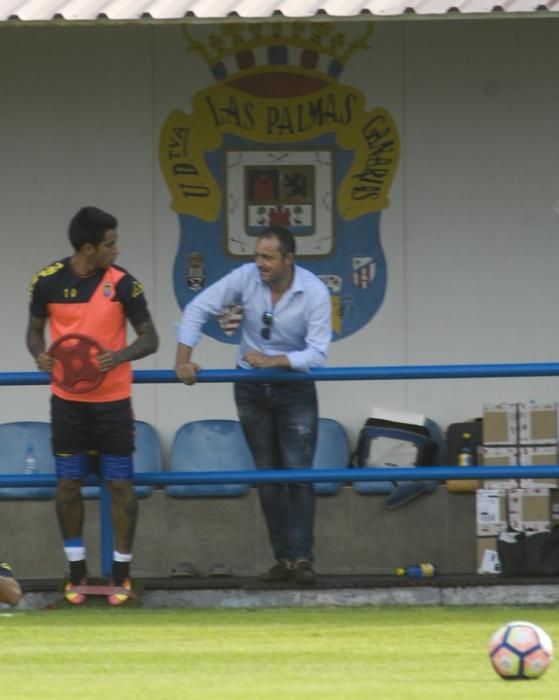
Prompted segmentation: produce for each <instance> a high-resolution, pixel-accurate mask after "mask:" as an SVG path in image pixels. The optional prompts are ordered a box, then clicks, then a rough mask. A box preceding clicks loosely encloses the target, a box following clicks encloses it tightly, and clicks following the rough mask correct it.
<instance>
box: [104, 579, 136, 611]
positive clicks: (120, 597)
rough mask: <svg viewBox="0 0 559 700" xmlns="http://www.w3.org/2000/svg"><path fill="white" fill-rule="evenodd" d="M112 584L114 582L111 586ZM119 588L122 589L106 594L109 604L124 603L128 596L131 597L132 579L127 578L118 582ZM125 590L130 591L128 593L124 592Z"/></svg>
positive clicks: (128, 598)
mask: <svg viewBox="0 0 559 700" xmlns="http://www.w3.org/2000/svg"><path fill="white" fill-rule="evenodd" d="M114 585H115V584H113V586H114ZM115 587H117V586H115ZM119 588H121V589H122V590H120V591H118V592H115V593H111V594H110V595H108V596H107V600H108V601H109V605H114V606H116V605H124V603H126V602H127V601H128V600H130V598H132V581H130V579H129V578H126V579H124V581H123V582H122V583H121V584H120V587H119ZM126 591H130V593H126Z"/></svg>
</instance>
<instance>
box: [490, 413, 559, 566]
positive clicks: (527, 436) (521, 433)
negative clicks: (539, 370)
mask: <svg viewBox="0 0 559 700" xmlns="http://www.w3.org/2000/svg"><path fill="white" fill-rule="evenodd" d="M557 418H558V410H557V404H556V403H548V404H537V403H534V402H531V403H514V404H510V403H499V404H487V405H485V406H484V407H483V444H482V446H481V447H480V454H479V455H478V464H482V465H484V466H513V465H518V464H519V465H522V466H530V465H538V464H557V463H558V459H557V457H558V448H557V440H558V428H557ZM481 486H482V488H480V489H478V490H477V492H476V536H477V553H478V572H479V573H492V574H495V573H500V564H499V558H498V555H497V537H498V535H499V533H500V532H502V531H503V530H507V529H512V530H517V531H524V532H545V531H548V530H550V529H551V528H552V527H553V525H554V524H559V512H558V507H559V498H558V493H559V490H558V486H559V480H558V479H541V478H536V479H533V478H523V479H507V478H505V479H496V480H486V481H483V482H482V484H481Z"/></svg>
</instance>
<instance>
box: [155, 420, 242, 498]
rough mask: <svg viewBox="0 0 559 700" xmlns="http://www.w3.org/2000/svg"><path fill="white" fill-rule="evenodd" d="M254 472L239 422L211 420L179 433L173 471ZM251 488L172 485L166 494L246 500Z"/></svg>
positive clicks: (234, 485) (182, 496)
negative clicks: (236, 497)
mask: <svg viewBox="0 0 559 700" xmlns="http://www.w3.org/2000/svg"><path fill="white" fill-rule="evenodd" d="M248 469H255V465H254V460H253V458H252V454H251V452H250V450H249V448H248V445H247V442H246V440H245V436H244V434H243V431H242V428H241V424H240V423H239V421H236V420H224V419H209V420H198V421H192V422H189V423H185V424H184V425H182V426H181V427H180V428H179V429H178V430H177V432H176V434H175V438H174V440H173V446H172V448H171V463H170V470H171V471H172V472H193V471H216V472H219V471H223V472H226V471H246V470H248ZM248 491H249V484H184V485H179V484H177V485H169V486H166V487H165V493H166V494H167V495H168V496H173V497H175V498H185V497H206V496H207V497H219V496H221V497H223V496H228V497H231V496H244V495H245V494H247V493H248Z"/></svg>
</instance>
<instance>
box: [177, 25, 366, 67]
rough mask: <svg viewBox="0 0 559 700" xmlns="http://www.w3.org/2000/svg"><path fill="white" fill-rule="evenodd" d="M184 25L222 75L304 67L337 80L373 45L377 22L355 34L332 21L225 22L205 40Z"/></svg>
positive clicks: (192, 46)
mask: <svg viewBox="0 0 559 700" xmlns="http://www.w3.org/2000/svg"><path fill="white" fill-rule="evenodd" d="M354 26H355V25H354ZM182 31H183V35H184V38H185V40H186V43H187V50H188V51H196V52H197V53H199V54H200V55H201V56H202V57H203V58H204V60H205V61H206V62H207V63H208V65H209V67H210V70H211V72H212V74H213V76H214V78H215V79H216V80H217V81H222V80H228V79H230V78H233V77H234V76H235V75H238V74H239V73H241V72H247V71H250V70H252V69H254V70H260V71H261V70H263V69H268V70H273V71H283V72H290V71H292V70H297V71H301V70H303V71H306V72H309V73H315V74H323V75H325V76H327V77H329V78H331V79H334V80H335V79H337V78H338V77H339V76H340V74H341V73H342V71H343V68H344V66H345V64H346V62H347V60H348V59H349V57H350V56H351V55H352V54H353V53H354V52H355V51H357V50H358V49H367V48H368V44H367V39H368V38H369V36H370V35H371V33H372V31H373V24H372V22H366V23H365V27H364V28H362V25H360V34H359V36H354V37H352V36H350V35H348V34H345V33H343V32H341V31H339V29H338V28H337V27H336V25H334V24H331V23H327V22H299V21H295V22H284V23H283V22H282V23H280V22H273V23H272V22H269V23H258V24H256V23H255V24H252V23H245V24H243V23H231V24H223V25H220V26H219V29H218V31H215V30H214V31H212V33H211V34H209V35H208V36H206V38H205V40H204V41H201V40H200V39H198V38H196V37H194V36H192V35H191V34H190V32H189V29H188V27H187V26H186V25H185V26H183V28H182Z"/></svg>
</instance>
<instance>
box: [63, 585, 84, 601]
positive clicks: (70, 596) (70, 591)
mask: <svg viewBox="0 0 559 700" xmlns="http://www.w3.org/2000/svg"><path fill="white" fill-rule="evenodd" d="M77 586H87V579H85V578H84V579H82V580H81V581H80V583H72V582H71V581H68V583H67V584H66V585H65V586H64V598H65V599H66V600H67V601H68V603H71V604H72V605H83V604H84V603H85V601H86V600H87V596H86V594H85V593H78V592H77V591H75V590H74V589H75V588H76V587H77Z"/></svg>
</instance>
